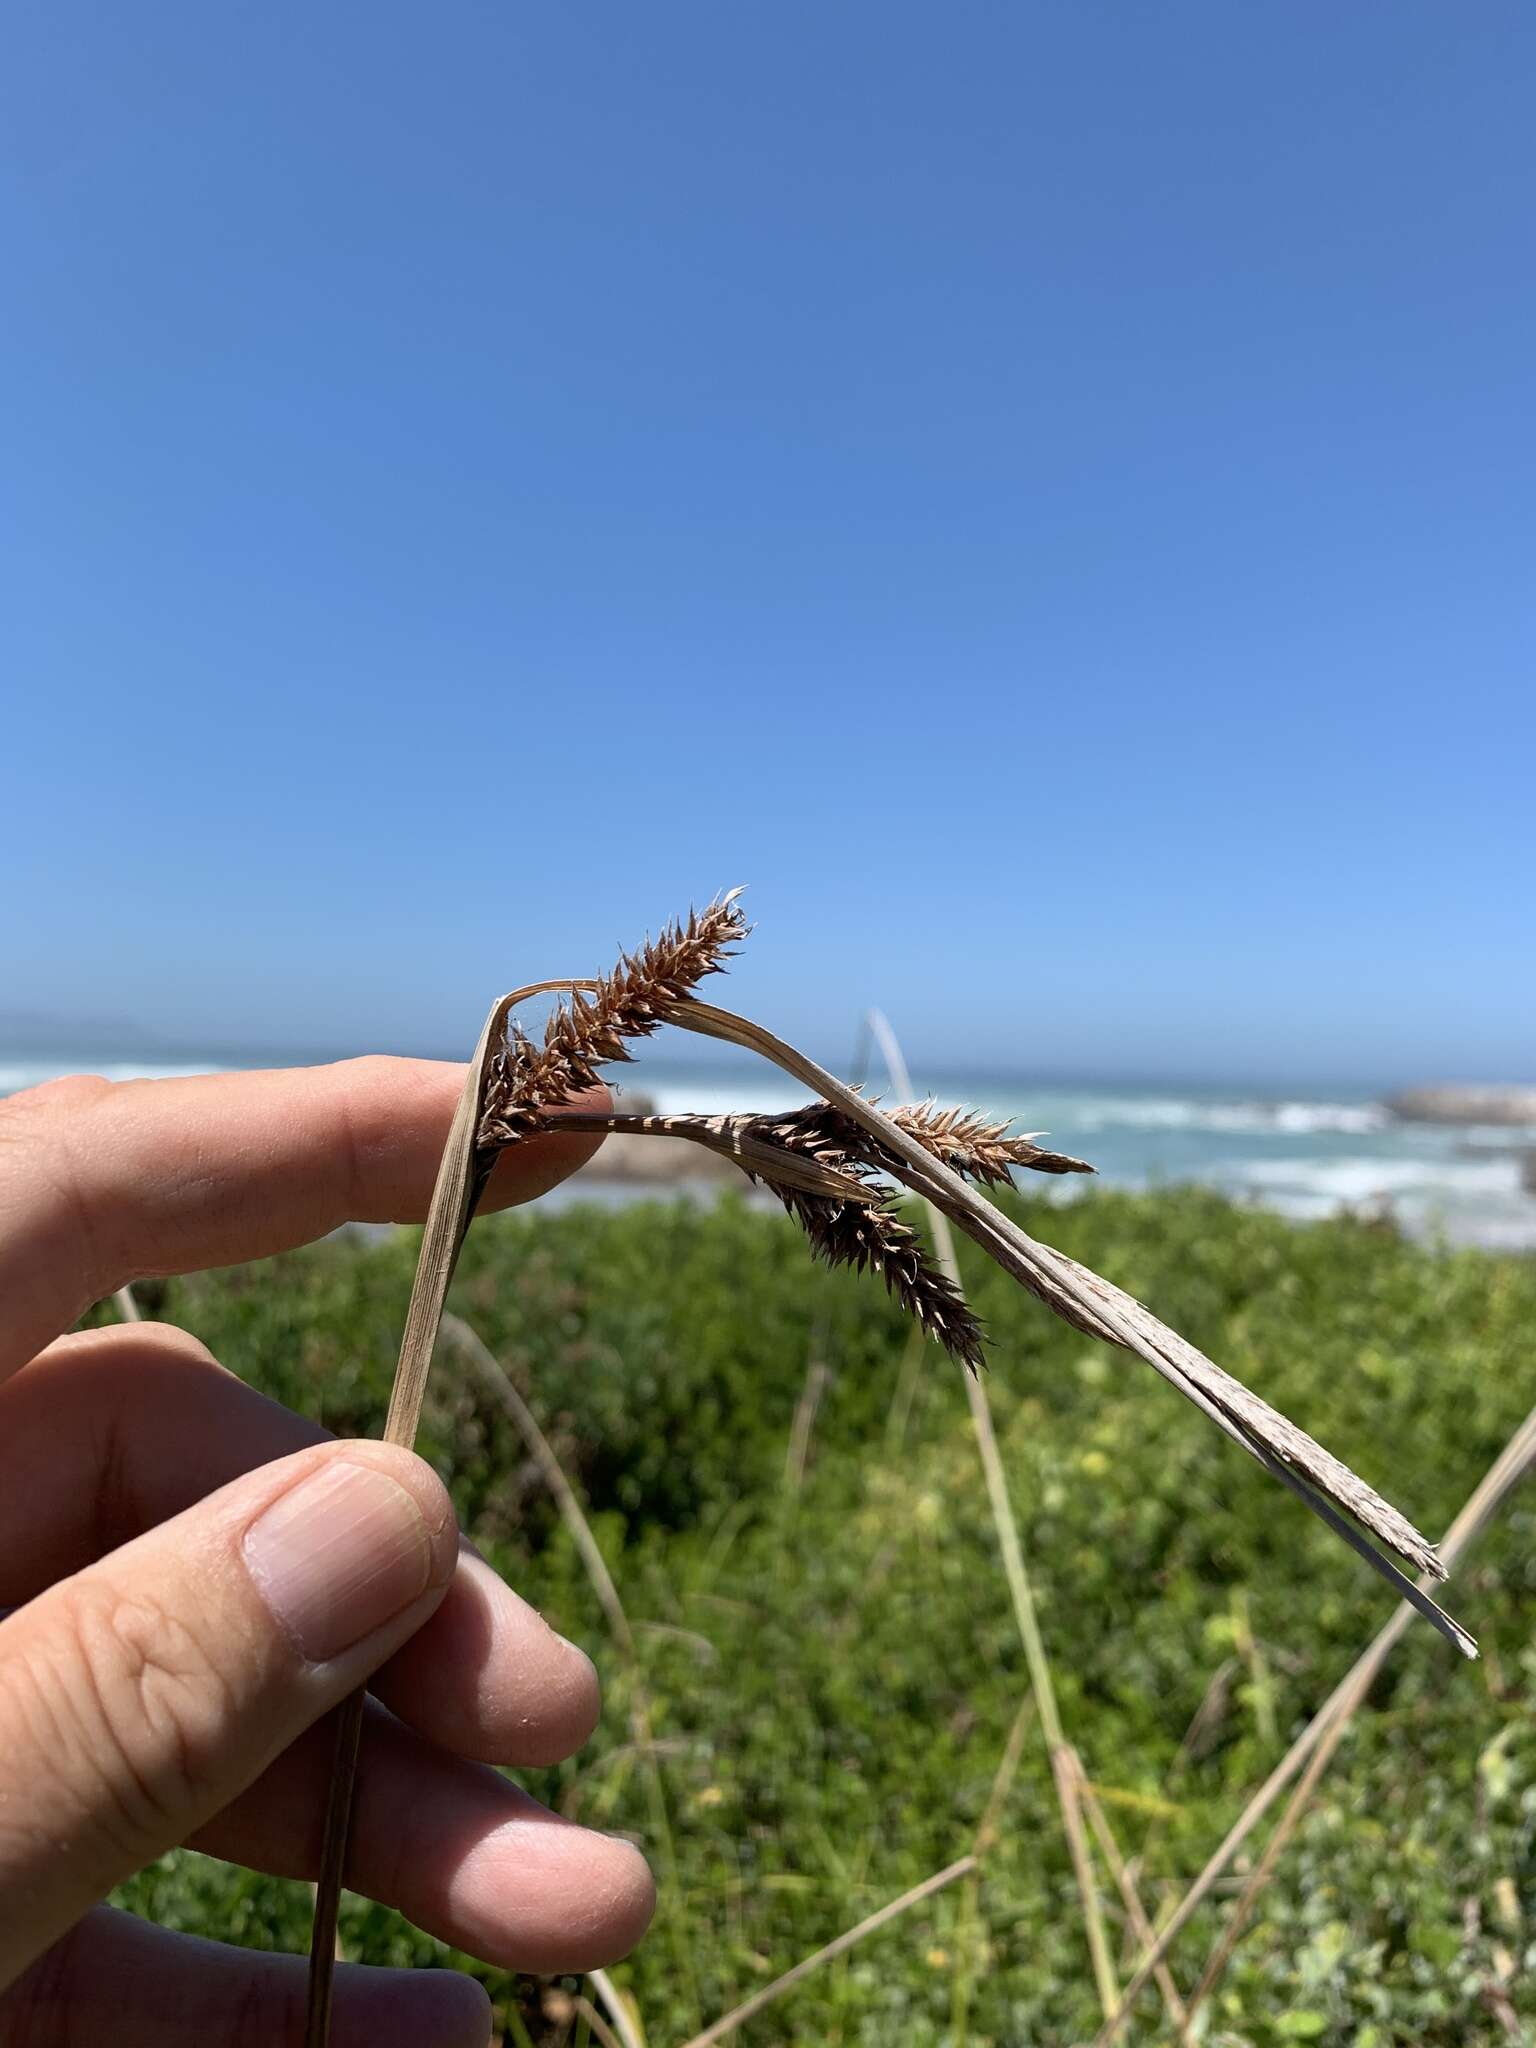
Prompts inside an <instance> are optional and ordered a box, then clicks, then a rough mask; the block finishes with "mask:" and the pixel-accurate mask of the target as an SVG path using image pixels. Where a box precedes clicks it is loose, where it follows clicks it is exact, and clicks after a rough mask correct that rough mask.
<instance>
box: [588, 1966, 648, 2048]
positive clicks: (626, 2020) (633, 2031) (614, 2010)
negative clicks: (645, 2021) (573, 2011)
mask: <svg viewBox="0 0 1536 2048" xmlns="http://www.w3.org/2000/svg"><path fill="white" fill-rule="evenodd" d="M587 1982H588V1983H589V1984H590V1985H591V1986H592V1989H593V1990H594V1991H595V1992H596V1993H597V1997H598V2000H599V2001H600V2002H601V2004H602V2007H603V2010H604V2012H606V2013H607V2015H608V2017H609V2019H610V2021H611V2022H612V2024H613V2031H614V2032H615V2033H616V2034H617V2035H618V2037H619V2039H620V2041H621V2042H622V2043H623V2048H645V2040H644V2037H643V2035H642V2034H641V2033H640V2031H639V2030H638V2029H637V2027H636V2025H635V2019H634V2015H633V2014H632V2013H631V2012H630V2009H629V2001H628V2000H627V1999H626V1998H625V1996H624V1994H623V1992H622V1991H620V1990H619V1988H618V1986H617V1985H616V1984H615V1983H614V1981H613V1979H612V1978H611V1977H610V1976H609V1975H608V1972H607V1971H606V1970H588V1972H587Z"/></svg>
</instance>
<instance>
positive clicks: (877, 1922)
mask: <svg viewBox="0 0 1536 2048" xmlns="http://www.w3.org/2000/svg"><path fill="white" fill-rule="evenodd" d="M975 1868H976V1858H975V1857H974V1856H962V1857H961V1858H960V1860H959V1862H958V1863H951V1864H950V1865H949V1867H948V1869H946V1870H939V1871H935V1873H934V1875H933V1876H932V1877H929V1878H925V1879H924V1880H923V1882H922V1883H921V1884H915V1885H913V1887H912V1889H911V1891H909V1892H903V1893H902V1895H901V1897H900V1898H899V1899H892V1900H891V1901H890V1903H889V1904H888V1905H884V1906H882V1907H881V1908H880V1910H879V1911H878V1912H877V1913H871V1914H870V1916H869V1918H868V1919H867V1920H861V1921H860V1922H859V1924H858V1926H857V1927H850V1928H849V1929H848V1930H847V1932H846V1933H845V1934H839V1935H838V1936H837V1937H836V1939H835V1940H833V1941H829V1942H828V1943H827V1945H826V1947H825V1948H819V1949H817V1950H816V1951H815V1953H814V1954H812V1955H808V1956H807V1957H806V1958H805V1960H804V1961H803V1962H799V1963H796V1964H795V1966H794V1968H793V1969H792V1970H786V1971H785V1972H784V1974H783V1976H782V1977H775V1978H774V1980H773V1982H772V1983H771V1984H765V1985H764V1986H763V1988H762V1990H761V1991H757V1992H754V1993H753V1995H752V1996H751V1997H750V1998H749V1999H747V2000H746V2001H745V2003H744V2004H742V2005H738V2006H737V2007H736V2009H735V2011H734V2012H728V2013H726V2015H725V2016H724V2018H723V2019H718V2020H716V2021H715V2022H714V2023H713V2025H712V2026H708V2027H706V2028H705V2029H704V2031H703V2033H702V2034H695V2035H694V2037H693V2039H692V2040H691V2041H688V2042H685V2043H684V2048H710V2044H711V2043H712V2042H714V2041H723V2040H724V2039H725V2037H726V2035H727V2034H734V2033H735V2031H736V2029H737V2028H738V2027H739V2026H742V2025H744V2024H745V2022H746V2021H747V2020H749V2019H751V2018H752V2016H753V2014H754V2013H759V2012H761V2011H762V2009H763V2007H764V2006H765V2005H772V2004H773V2002H774V2000H775V1999H779V1998H782V1997H783V1996H784V1994H785V1992H786V1991H790V1990H792V1989H793V1988H794V1986H795V1985H796V1984H798V1983H799V1982H800V1981H801V1979H802V1978H804V1977H808V1976H809V1975H810V1974H811V1972H812V1971H813V1970H819V1969H820V1968H821V1966H822V1964H823V1963H830V1962H834V1961H835V1960H836V1959H837V1957H838V1956H840V1955H845V1954H846V1953H847V1951H848V1950H849V1949H851V1948H852V1947H853V1946H854V1944H855V1943H856V1942H860V1941H863V1940H864V1939H865V1937H866V1936H867V1935H871V1934H874V1933H875V1932H876V1931H877V1930H878V1929H879V1928H882V1927H884V1926H885V1925H886V1924H887V1923H888V1922H889V1921H892V1920H894V1919H895V1918H896V1917H897V1915H898V1914H900V1913H905V1912H907V1911H909V1910H910V1908H911V1907H913V1906H920V1905H921V1904H922V1902H923V1900H924V1899H931V1898H932V1897H933V1895H934V1893H935V1892H938V1891H942V1890H943V1889H944V1887H945V1885H947V1884H953V1883H954V1881H955V1879H956V1878H957V1877H964V1876H966V1874H967V1873H968V1872H970V1871H972V1870H974V1869H975Z"/></svg>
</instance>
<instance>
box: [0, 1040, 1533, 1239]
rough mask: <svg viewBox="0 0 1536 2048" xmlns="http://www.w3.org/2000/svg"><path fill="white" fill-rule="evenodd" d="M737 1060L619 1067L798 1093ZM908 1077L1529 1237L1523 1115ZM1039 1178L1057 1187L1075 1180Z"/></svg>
mask: <svg viewBox="0 0 1536 2048" xmlns="http://www.w3.org/2000/svg"><path fill="white" fill-rule="evenodd" d="M255 1063H256V1062H255V1061H254V1060H253V1061H251V1062H249V1064H255ZM79 1064H80V1062H79V1061H78V1060H76V1061H70V1060H68V1059H67V1058H63V1057H56V1056H51V1055H49V1054H46V1053H41V1054H37V1055H35V1056H28V1057H21V1056H16V1055H8V1056H5V1057H4V1058H0V1094H6V1093H9V1092H11V1091H12V1090H14V1089H17V1088H23V1087H28V1086H30V1085H31V1084H32V1083H34V1082H36V1081H39V1080H43V1079H45V1078H47V1077H48V1076H49V1075H51V1074H58V1073H63V1072H68V1071H70V1070H71V1068H72V1067H73V1066H78V1065H79ZM230 1064H231V1061H230V1058H229V1055H228V1054H224V1055H223V1056H219V1057H214V1056H210V1057H208V1058H204V1059H199V1058H198V1057H197V1056H196V1054H195V1053H192V1054H188V1055H187V1056H186V1057H185V1058H182V1059H178V1060H176V1061H157V1060H143V1059H134V1058H124V1059H120V1060H109V1061H107V1062H106V1063H101V1062H100V1061H97V1060H94V1059H93V1060H92V1061H91V1062H90V1065H91V1068H92V1071H94V1072H98V1073H105V1074H107V1075H109V1076H111V1077H113V1078H128V1077H130V1076H138V1075H155V1074H171V1073H199V1072H207V1071H209V1070H210V1069H213V1068H221V1067H227V1066H229V1065H230ZM240 1064H247V1062H240ZM739 1071H740V1078H737V1076H736V1073H735V1072H727V1071H725V1070H723V1069H722V1068H720V1067H719V1066H713V1067H705V1066H700V1067H698V1068H693V1069H690V1068H688V1067H686V1066H682V1065H676V1064H667V1065H662V1064H659V1063H658V1064H656V1065H655V1066H653V1067H651V1068H649V1069H648V1068H647V1067H646V1066H645V1065H643V1064H637V1065H636V1066H635V1067H634V1068H631V1069H629V1070H628V1071H627V1073H626V1075H625V1080H626V1083H627V1084H628V1086H629V1087H630V1088H631V1089H632V1090H640V1091H643V1092H644V1093H645V1094H646V1095H648V1096H649V1097H650V1098H651V1100H652V1101H653V1102H654V1103H655V1105H656V1106H657V1107H658V1108H660V1109H663V1110H669V1111H679V1110H695V1111H699V1112H701V1113H705V1114H715V1113H718V1112H720V1111H722V1110H728V1109H743V1110H753V1109H773V1108H783V1107H787V1106H789V1105H791V1104H793V1103H794V1102H796V1101H798V1100H801V1099H803V1098H802V1096H801V1095H799V1094H798V1093H797V1092H796V1089H795V1086H794V1084H793V1083H792V1082H790V1081H788V1080H787V1079H786V1080H783V1081H780V1080H779V1079H778V1078H777V1077H775V1076H774V1075H773V1074H771V1073H770V1072H769V1071H768V1070H767V1069H765V1068H763V1067H761V1066H759V1065H756V1064H751V1065H748V1064H745V1063H744V1064H743V1065H742V1067H741V1068H740V1070H739ZM871 1081H872V1084H873V1085H876V1086H878V1085H880V1081H881V1077H880V1076H879V1075H878V1073H875V1074H872V1075H871ZM915 1084H916V1087H917V1089H918V1091H919V1092H920V1093H927V1092H930V1091H931V1092H932V1093H933V1094H935V1095H936V1096H938V1098H939V1099H940V1100H942V1101H945V1102H962V1103H965V1104H967V1105H969V1106H971V1107H974V1108H977V1109H983V1110H987V1111H989V1112H990V1113H992V1114H995V1115H998V1116H1009V1117H1012V1118H1014V1119H1015V1120H1016V1122H1017V1124H1018V1125H1019V1127H1020V1128H1022V1129H1024V1130H1030V1131H1044V1132H1046V1133H1047V1134H1048V1138H1049V1142H1050V1143H1051V1144H1053V1145H1054V1146H1055V1147H1057V1148H1058V1149H1059V1150H1061V1151H1064V1152H1072V1153H1076V1154H1077V1155H1078V1156H1079V1157H1080V1158H1083V1159H1087V1160H1088V1161H1090V1162H1091V1163H1092V1164H1093V1165H1094V1166H1095V1167H1097V1168H1098V1170H1099V1172H1100V1174H1101V1175H1102V1176H1103V1178H1104V1180H1105V1181H1107V1182H1109V1183H1111V1184H1113V1185H1115V1186H1118V1187H1127V1188H1156V1187H1165V1186H1169V1185H1172V1184H1175V1183H1179V1182H1197V1183H1199V1184H1201V1185H1204V1186H1207V1187H1214V1188H1218V1189H1220V1190H1221V1191H1222V1192H1223V1193H1225V1194H1228V1195H1230V1196H1232V1197H1233V1198H1234V1199H1236V1200H1239V1201H1250V1202H1256V1203H1261V1204H1263V1205H1264V1206H1265V1207H1268V1208H1271V1209H1275V1210H1278V1211H1279V1212H1280V1213H1282V1214H1284V1215H1287V1216H1293V1217H1297V1218H1303V1219H1305V1218H1312V1217H1319V1216H1326V1215H1329V1214H1331V1213H1333V1212H1335V1211H1337V1210H1339V1209H1343V1208H1352V1209H1364V1210H1368V1211H1378V1210H1381V1209H1390V1211H1391V1212H1392V1214H1393V1215H1395V1216H1396V1217H1397V1219H1398V1220H1399V1221H1400V1223H1401V1224H1402V1225H1403V1227H1404V1228H1406V1229H1408V1230H1411V1231H1412V1232H1414V1233H1415V1234H1416V1235H1421V1236H1426V1237H1433V1236H1443V1237H1445V1238H1446V1239H1448V1240H1449V1241H1451V1242H1452V1243H1458V1244H1484V1245H1491V1246H1498V1247H1502V1248H1507V1249H1536V1196H1533V1195H1530V1194H1527V1193H1525V1192H1524V1191H1523V1190H1522V1188H1521V1181H1520V1155H1521V1152H1522V1150H1523V1149H1525V1148H1530V1149H1536V1130H1533V1131H1529V1132H1524V1133H1522V1132H1519V1131H1510V1130H1500V1129H1493V1128H1489V1127H1483V1126H1478V1125H1472V1124H1468V1125H1427V1124H1402V1123H1398V1122H1396V1121H1394V1120H1393V1119H1392V1118H1391V1117H1390V1116H1388V1115H1387V1113H1386V1112H1385V1110H1383V1109H1382V1108H1381V1107H1380V1106H1379V1105H1378V1104H1377V1103H1376V1102H1374V1101H1372V1099H1371V1098H1370V1097H1369V1096H1368V1095H1366V1094H1364V1093H1353V1094H1352V1093H1349V1092H1319V1093H1306V1092H1298V1091H1283V1090H1273V1091H1266V1090H1263V1089H1259V1090H1244V1089H1232V1090H1221V1089H1196V1090H1190V1089H1175V1088H1168V1087H1128V1086H1120V1085H1115V1086H1107V1085H1105V1086H1095V1085H1092V1084H1088V1083H1083V1084H1078V1085H1072V1086H1067V1085H1063V1084H1062V1083H1060V1082H1053V1083H1051V1084H1049V1085H1045V1084H1035V1083H1032V1082H1031V1081H1030V1080H1028V1079H1027V1078H1025V1077H1009V1076H1000V1075H970V1076H965V1075H959V1074H948V1075H946V1074H944V1073H942V1072H940V1071H937V1070H934V1071H920V1072H919V1073H918V1074H917V1075H916V1076H915ZM1032 1185H1039V1183H1038V1182H1033V1183H1032ZM1048 1186H1049V1189H1050V1192H1051V1193H1052V1194H1054V1195H1056V1196H1058V1197H1059V1198H1060V1199H1063V1200H1070V1199H1073V1198H1074V1197H1075V1196H1076V1195H1077V1194H1078V1193H1079V1191H1080V1190H1081V1188H1082V1186H1083V1182H1082V1181H1081V1180H1080V1179H1077V1178H1073V1179H1071V1180H1067V1181H1053V1182H1050V1183H1048Z"/></svg>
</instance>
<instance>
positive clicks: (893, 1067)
mask: <svg viewBox="0 0 1536 2048" xmlns="http://www.w3.org/2000/svg"><path fill="white" fill-rule="evenodd" d="M880 1023H881V1025H882V1026H883V1030H882V1031H880V1032H879V1033H878V1034H877V1035H878V1036H879V1038H880V1043H881V1046H882V1050H883V1052H884V1056H885V1062H886V1066H887V1068H888V1069H889V1071H890V1076H891V1079H892V1081H893V1082H894V1083H895V1085H896V1087H897V1088H898V1089H899V1090H900V1091H901V1093H902V1094H904V1095H910V1094H911V1092H912V1088H911V1082H910V1080H909V1078H908V1075H907V1069H906V1061H905V1060H904V1059H903V1057H902V1052H901V1046H900V1044H899V1043H898V1041H897V1038H896V1034H895V1032H894V1031H892V1029H891V1027H890V1025H889V1024H888V1023H886V1021H885V1019H884V1018H883V1017H882V1018H881V1019H880ZM848 1092H849V1093H850V1095H853V1096H854V1099H855V1100H857V1099H858V1097H857V1094H856V1091H853V1090H850V1091H848ZM915 1142H917V1143H918V1144H921V1145H923V1147H924V1149H925V1150H927V1149H928V1147H927V1140H926V1137H925V1138H919V1139H917V1140H915ZM927 1210H928V1225H929V1228H930V1229H931V1230H932V1232H933V1242H934V1250H935V1253H936V1255H937V1257H938V1261H939V1265H940V1267H941V1268H942V1270H943V1273H944V1276H945V1278H946V1279H947V1280H948V1282H949V1284H950V1286H951V1287H952V1288H953V1289H954V1291H955V1293H956V1294H957V1295H959V1297H960V1299H961V1300H962V1301H963V1300H964V1299H965V1293H964V1287H963V1283H962V1281H961V1277H960V1261H959V1259H958V1257H957V1256H956V1253H955V1240H954V1237H953V1235H952V1234H951V1232H950V1228H949V1218H948V1215H947V1214H946V1212H945V1210H944V1208H943V1207H942V1206H941V1205H940V1204H939V1203H938V1202H937V1201H934V1200H932V1199H930V1200H928V1202H927ZM965 1393H966V1400H967V1403H968V1404H969V1407H970V1411H971V1426H972V1428H973V1430H974V1431H975V1435H976V1449H977V1453H978V1455H979V1456H980V1459H981V1470H982V1478H983V1480H984V1481H985V1483H986V1489H987V1502H988V1505H989V1507H990V1508H991V1511H992V1526H993V1528H994V1529H995V1531H996V1533H997V1545H998V1549H999V1551H1000V1552H1001V1554H1002V1559H1003V1575H1004V1577H1005V1578H1006V1580H1007V1582H1008V1591H1009V1596H1010V1598H1011V1599H1012V1601H1013V1613H1014V1620H1015V1623H1016V1624H1017V1627H1018V1631H1019V1641H1020V1643H1021V1644H1022V1645H1023V1649H1024V1661H1025V1663H1026V1665H1027V1666H1028V1668H1029V1683H1030V1690H1031V1692H1032V1694H1033V1697H1034V1701H1035V1705H1036V1707H1037V1708H1038V1709H1039V1713H1040V1730H1041V1733H1042V1735H1043V1736H1044V1738H1045V1748H1046V1755H1047V1758H1048V1759H1049V1762H1050V1767H1051V1781H1052V1783H1053V1784H1054V1786H1055V1788H1056V1800H1057V1805H1058V1806H1059V1808H1060V1810H1061V1825H1062V1832H1063V1833H1064V1835H1065V1836H1066V1841H1067V1853H1068V1855H1069V1856H1070V1858H1071V1861H1072V1875H1073V1879H1074V1882H1075V1883H1076V1885H1077V1895H1078V1899H1079V1901H1080V1902H1081V1905H1082V1909H1083V1935H1084V1939H1085V1940H1086V1942H1087V1944H1088V1960H1089V1965H1090V1967H1091V1969H1092V1971H1093V1981H1094V1985H1095V1988H1096V1989H1097V1991H1098V1995H1099V2003H1100V2005H1101V2007H1102V2008H1103V2011H1104V2014H1105V2016H1106V2018H1107V2017H1108V2016H1109V2015H1110V2014H1112V2013H1113V2012H1115V2011H1116V2009H1117V2008H1118V2005H1119V2000H1120V1991H1119V1986H1118V1984H1117V1982H1116V1979H1115V1966H1114V1961H1113V1959H1112V1957H1111V1955H1110V1952H1109V1935H1108V1932H1107V1930H1106V1928H1105V1925H1104V1909H1103V1906H1102V1903H1101V1901H1100V1899H1099V1888H1098V1884H1097V1881H1096V1880H1095V1877H1094V1870H1093V1857H1092V1853H1091V1851H1090V1849H1089V1846H1088V1838H1087V1835H1086V1834H1085V1832H1084V1829H1083V1818H1082V1812H1081V1809H1080V1806H1079V1804H1078V1796H1077V1779H1076V1775H1075V1774H1074V1772H1073V1771H1072V1769H1071V1768H1070V1762H1069V1759H1070V1754H1071V1753H1070V1750H1069V1747H1068V1743H1067V1739H1066V1734H1065V1731H1064V1730H1063V1728H1062V1724H1061V1715H1060V1713H1059V1711H1058V1709H1057V1705H1056V1686H1055V1681H1054V1680H1053V1678H1052V1676H1051V1662H1050V1658H1049V1657H1048V1656H1047V1654H1046V1648H1045V1638H1044V1636H1043V1635H1042V1634H1041V1633H1040V1622H1039V1617H1038V1615H1037V1614H1036V1611H1035V1595H1034V1589H1033V1587H1032V1585H1031V1583H1030V1577H1029V1569H1028V1567H1027V1566H1026V1564H1025V1562H1024V1546H1023V1543H1022V1542H1021V1540H1020V1538H1019V1526H1018V1522H1017V1520H1016V1518H1015V1516H1014V1512H1013V1503H1012V1501H1011V1500H1010V1498H1009V1495H1008V1480H1007V1475H1006V1474H1005V1473H1004V1471H1003V1460H1002V1455H1001V1453H1000V1452H999V1450H998V1447H997V1432H996V1430H995V1429H994V1428H993V1426H992V1406H991V1403H990V1402H989V1401H988V1399H987V1391H986V1388H985V1387H984V1386H983V1384H982V1382H981V1379H980V1378H979V1376H978V1375H977V1374H975V1373H967V1374H966V1376H965Z"/></svg>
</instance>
